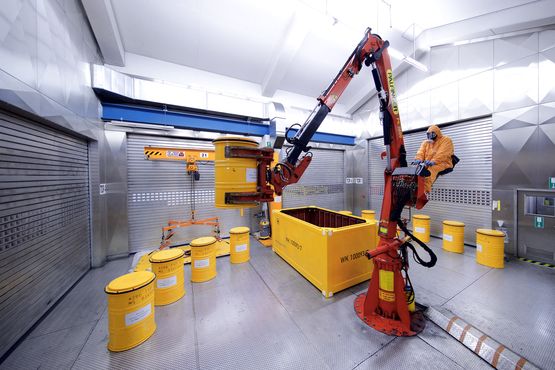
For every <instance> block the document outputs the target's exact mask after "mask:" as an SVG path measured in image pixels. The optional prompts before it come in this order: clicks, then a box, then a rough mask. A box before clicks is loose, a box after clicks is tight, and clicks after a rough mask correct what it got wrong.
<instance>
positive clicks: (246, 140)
mask: <svg viewBox="0 0 555 370" xmlns="http://www.w3.org/2000/svg"><path fill="white" fill-rule="evenodd" d="M220 141H230V142H241V143H246V144H256V145H257V146H258V142H257V141H256V140H254V139H249V138H248V137H243V136H220V137H218V138H216V139H214V140H212V142H213V143H217V142H220Z"/></svg>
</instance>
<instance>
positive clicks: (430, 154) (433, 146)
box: [414, 125, 455, 193]
mask: <svg viewBox="0 0 555 370" xmlns="http://www.w3.org/2000/svg"><path fill="white" fill-rule="evenodd" d="M427 132H435V134H436V135H437V137H436V138H435V139H434V140H433V141H430V140H424V142H423V143H422V145H420V149H418V152H417V153H416V157H415V158H414V159H417V160H420V161H432V162H435V165H433V166H430V167H428V170H429V171H430V174H431V175H430V176H429V177H426V181H425V184H426V189H425V190H426V192H428V193H429V192H431V191H432V184H433V183H434V182H435V181H436V178H437V174H438V173H439V172H441V171H443V170H445V169H447V168H451V167H453V160H452V158H451V156H452V155H453V154H454V152H455V147H454V146H453V142H452V141H451V138H450V137H448V136H445V135H443V134H442V133H441V130H440V129H439V127H437V126H436V125H432V126H430V127H429V128H428V131H427Z"/></svg>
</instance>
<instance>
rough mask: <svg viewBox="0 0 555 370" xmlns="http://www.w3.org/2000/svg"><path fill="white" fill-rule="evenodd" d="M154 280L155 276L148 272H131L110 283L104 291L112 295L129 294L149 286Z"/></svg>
mask: <svg viewBox="0 0 555 370" xmlns="http://www.w3.org/2000/svg"><path fill="white" fill-rule="evenodd" d="M155 278H156V275H154V273H153V272H150V271H137V272H131V273H129V274H125V275H122V276H120V277H118V278H115V279H114V280H112V281H110V283H109V284H108V285H106V288H105V289H104V291H105V292H106V293H112V294H114V293H125V292H131V291H133V290H137V289H140V288H142V287H144V286H145V285H148V284H150V283H151V282H152V281H154V279H155Z"/></svg>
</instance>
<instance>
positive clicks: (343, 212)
mask: <svg viewBox="0 0 555 370" xmlns="http://www.w3.org/2000/svg"><path fill="white" fill-rule="evenodd" d="M338 213H341V214H342V215H352V214H353V212H351V211H339V212H338Z"/></svg>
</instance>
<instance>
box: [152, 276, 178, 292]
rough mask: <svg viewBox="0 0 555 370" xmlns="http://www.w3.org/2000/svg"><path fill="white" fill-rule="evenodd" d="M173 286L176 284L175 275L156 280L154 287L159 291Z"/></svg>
mask: <svg viewBox="0 0 555 370" xmlns="http://www.w3.org/2000/svg"><path fill="white" fill-rule="evenodd" d="M175 284H177V276H175V275H173V276H170V277H168V278H165V279H158V280H157V281H156V287H157V288H161V289H164V288H169V287H171V286H174V285H175Z"/></svg>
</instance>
